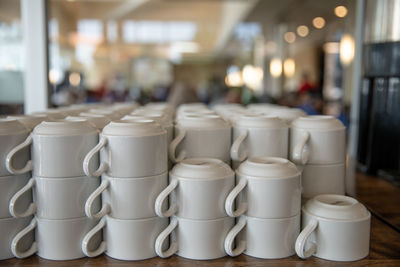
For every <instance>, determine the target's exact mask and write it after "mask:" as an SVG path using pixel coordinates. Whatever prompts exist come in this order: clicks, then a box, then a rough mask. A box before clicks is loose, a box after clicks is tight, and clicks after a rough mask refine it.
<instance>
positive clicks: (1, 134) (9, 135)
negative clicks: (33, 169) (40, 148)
mask: <svg viewBox="0 0 400 267" xmlns="http://www.w3.org/2000/svg"><path fill="white" fill-rule="evenodd" d="M28 135H29V129H28V128H26V127H25V126H24V125H23V124H22V123H21V122H19V121H18V120H16V119H12V118H3V119H0V144H1V145H0V176H8V175H11V174H14V173H13V172H12V170H9V169H8V168H7V164H11V163H12V164H13V165H14V166H15V167H16V168H21V167H23V166H24V165H25V163H26V162H27V161H28V160H29V158H30V155H29V149H28V148H25V149H23V150H21V151H20V152H19V153H17V154H16V155H15V157H14V158H13V159H12V162H11V159H8V157H7V155H8V154H9V153H10V151H13V150H14V149H15V147H16V146H18V145H19V144H20V143H21V142H23V141H24V140H25V139H26V137H27V136H28ZM8 161H10V162H8Z"/></svg>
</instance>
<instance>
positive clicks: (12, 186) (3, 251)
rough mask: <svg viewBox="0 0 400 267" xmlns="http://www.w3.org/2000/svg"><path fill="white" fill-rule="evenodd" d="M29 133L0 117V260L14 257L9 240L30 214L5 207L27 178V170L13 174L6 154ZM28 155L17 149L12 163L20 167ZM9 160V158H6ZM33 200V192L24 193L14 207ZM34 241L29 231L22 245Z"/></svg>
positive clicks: (28, 244)
mask: <svg viewBox="0 0 400 267" xmlns="http://www.w3.org/2000/svg"><path fill="white" fill-rule="evenodd" d="M28 135H29V130H28V129H27V128H26V127H24V125H23V124H22V123H20V122H19V121H17V120H16V119H15V118H14V119H13V118H7V119H0V143H1V145H0V236H1V238H0V260H4V259H9V258H12V257H13V254H12V252H11V243H12V239H13V238H14V236H15V235H16V234H17V233H18V232H19V231H21V230H22V229H23V228H24V227H26V226H27V225H28V224H29V221H30V218H21V219H16V218H13V217H12V216H11V214H10V212H9V209H8V203H9V201H10V199H11V198H12V196H13V195H14V194H15V193H16V192H17V191H18V190H20V189H21V188H22V187H23V186H24V184H25V183H26V182H27V181H28V180H29V176H28V174H20V175H13V172H10V171H9V170H8V168H7V165H8V164H7V163H8V161H7V158H8V157H7V155H8V154H9V152H10V151H12V150H13V149H14V147H15V146H17V145H18V144H19V143H21V142H23V141H24V140H25V138H26V137H27V136H28ZM28 159H29V150H28V149H25V150H23V151H21V152H20V153H18V155H17V156H16V157H15V158H14V159H13V161H12V163H13V164H14V165H15V166H18V167H21V166H23V165H24V164H25V162H26V161H27V160H28ZM9 163H11V162H9ZM31 201H32V195H31V194H27V195H25V197H24V198H23V199H21V201H20V202H19V203H17V204H18V206H17V207H15V208H16V209H18V210H21V209H25V208H26V207H28V206H29V203H30V202H31ZM32 242H33V235H30V236H29V237H28V238H27V239H26V240H25V242H24V243H23V244H21V246H23V247H24V248H25V249H26V248H29V246H30V245H31V244H32Z"/></svg>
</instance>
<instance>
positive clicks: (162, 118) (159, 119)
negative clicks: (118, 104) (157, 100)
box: [121, 114, 172, 127]
mask: <svg viewBox="0 0 400 267" xmlns="http://www.w3.org/2000/svg"><path fill="white" fill-rule="evenodd" d="M138 119H141V120H154V121H156V122H157V123H159V124H160V125H161V126H163V127H169V126H172V122H171V121H170V120H169V119H168V117H166V116H164V115H162V114H130V115H125V116H124V117H122V119H121V120H138Z"/></svg>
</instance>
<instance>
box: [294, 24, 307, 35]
mask: <svg viewBox="0 0 400 267" xmlns="http://www.w3.org/2000/svg"><path fill="white" fill-rule="evenodd" d="M296 31H297V34H298V35H299V36H301V37H306V36H307V35H308V33H309V30H308V27H307V26H306V25H300V26H299V27H297V29H296Z"/></svg>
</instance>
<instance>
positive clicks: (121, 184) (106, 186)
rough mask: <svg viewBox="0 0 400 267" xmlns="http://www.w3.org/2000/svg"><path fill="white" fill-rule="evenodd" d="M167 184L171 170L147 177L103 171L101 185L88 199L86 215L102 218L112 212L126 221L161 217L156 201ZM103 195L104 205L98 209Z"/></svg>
mask: <svg viewBox="0 0 400 267" xmlns="http://www.w3.org/2000/svg"><path fill="white" fill-rule="evenodd" d="M167 185H168V172H164V173H162V174H160V175H155V176H148V177H143V178H114V177H109V176H107V175H105V174H103V175H102V182H101V185H100V186H99V187H98V188H96V190H95V191H94V192H93V193H92V194H91V195H90V196H89V198H88V199H87V201H86V204H85V212H86V215H87V216H88V217H90V218H102V217H103V216H104V215H106V214H108V215H109V216H111V217H113V218H118V219H124V220H127V219H128V220H132V219H143V218H150V217H154V216H157V215H156V213H155V211H154V204H155V201H156V198H157V196H158V194H160V192H161V191H162V190H163V189H164V188H165V187H167ZM100 195H101V197H102V205H103V206H102V208H101V210H100V211H99V212H96V211H97V209H96V208H93V207H96V206H97V202H98V200H99V199H100V198H99V196H100ZM166 204H167V203H165V205H164V206H165V207H166V206H167V205H166ZM165 207H164V208H165Z"/></svg>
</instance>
